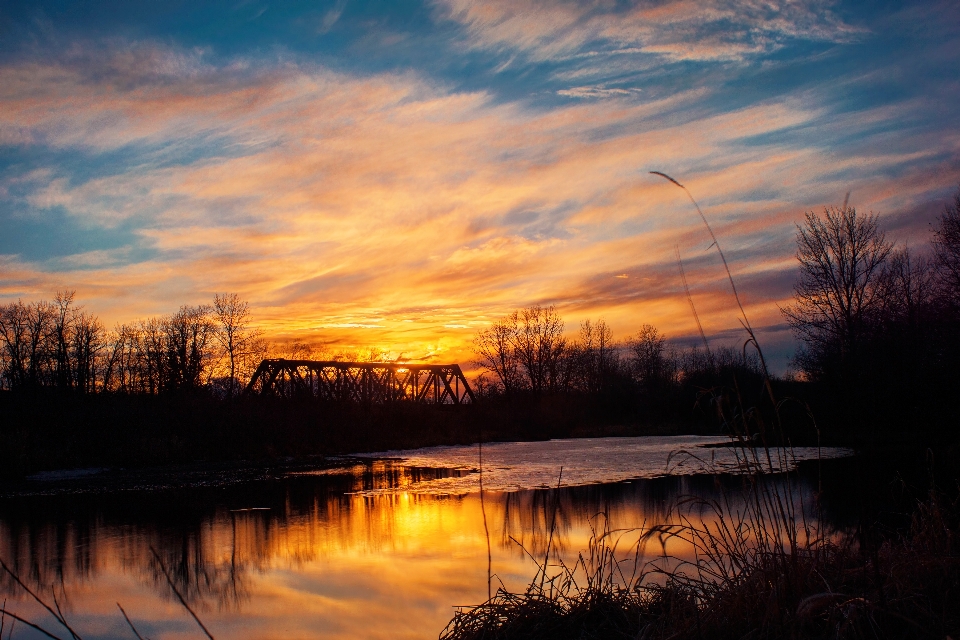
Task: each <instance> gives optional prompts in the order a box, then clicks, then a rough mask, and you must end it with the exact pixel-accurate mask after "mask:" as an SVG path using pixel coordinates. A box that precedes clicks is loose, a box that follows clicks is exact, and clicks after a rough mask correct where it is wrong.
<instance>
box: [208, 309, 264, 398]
mask: <svg viewBox="0 0 960 640" xmlns="http://www.w3.org/2000/svg"><path fill="white" fill-rule="evenodd" d="M213 313H214V317H215V318H216V332H215V333H214V335H215V336H216V338H217V340H218V341H219V342H220V346H221V347H222V348H223V350H224V353H225V354H226V356H227V359H228V360H229V363H230V375H229V379H228V388H227V394H228V395H229V396H230V397H233V396H234V395H236V393H237V390H238V383H237V362H238V360H240V359H241V358H242V356H243V354H244V352H245V351H246V350H247V348H248V347H249V343H250V342H251V341H252V340H254V339H256V338H258V337H259V335H260V334H259V332H257V331H253V330H251V329H250V308H249V305H248V304H247V302H246V301H244V300H241V299H240V296H239V295H237V294H236V293H224V294H219V293H218V294H217V295H216V296H214V298H213Z"/></svg>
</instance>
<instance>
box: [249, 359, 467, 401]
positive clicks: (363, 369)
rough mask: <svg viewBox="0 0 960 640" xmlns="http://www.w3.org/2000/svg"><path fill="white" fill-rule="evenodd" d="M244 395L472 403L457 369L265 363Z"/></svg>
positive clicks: (385, 364) (451, 366)
mask: <svg viewBox="0 0 960 640" xmlns="http://www.w3.org/2000/svg"><path fill="white" fill-rule="evenodd" d="M244 394H248V395H249V394H254V395H263V396H267V395H272V396H277V397H281V398H293V397H314V398H318V399H320V400H326V401H332V402H354V403H362V404H383V403H387V402H417V403H422V404H452V405H459V404H472V403H473V402H474V401H475V400H474V396H473V391H472V390H471V389H470V385H468V384H467V379H466V378H464V377H463V372H462V371H461V370H460V365H457V364H397V363H393V362H338V361H316V360H284V359H282V358H279V359H268V360H264V361H263V362H261V363H260V366H259V367H257V370H256V372H254V374H253V377H252V378H250V383H249V384H248V385H247V388H246V389H245V390H244Z"/></svg>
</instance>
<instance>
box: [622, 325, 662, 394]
mask: <svg viewBox="0 0 960 640" xmlns="http://www.w3.org/2000/svg"><path fill="white" fill-rule="evenodd" d="M629 344H630V351H631V352H632V354H631V355H632V358H633V369H634V372H635V375H636V377H637V380H638V381H639V382H640V384H642V385H644V386H649V385H651V384H654V383H655V382H656V381H658V380H661V379H662V378H663V375H664V373H665V372H666V368H667V367H666V353H665V351H666V339H665V338H664V337H663V334H661V333H660V331H659V330H658V329H657V328H656V327H655V326H653V325H652V324H645V325H643V326H642V327H640V331H638V332H637V335H636V336H635V337H634V338H632V339H631V340H630V343H629Z"/></svg>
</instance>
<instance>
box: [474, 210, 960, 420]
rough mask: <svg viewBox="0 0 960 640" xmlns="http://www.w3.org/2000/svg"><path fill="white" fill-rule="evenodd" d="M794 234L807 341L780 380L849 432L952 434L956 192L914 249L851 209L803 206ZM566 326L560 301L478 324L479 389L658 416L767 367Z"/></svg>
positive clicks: (601, 329) (959, 288)
mask: <svg viewBox="0 0 960 640" xmlns="http://www.w3.org/2000/svg"><path fill="white" fill-rule="evenodd" d="M796 242H797V251H796V258H797V262H798V270H797V277H796V282H795V286H794V290H793V299H792V301H791V302H790V303H789V304H787V305H785V306H784V307H782V308H781V309H780V311H781V313H782V315H783V317H784V318H785V320H786V321H787V323H788V324H789V325H790V327H791V329H792V331H793V333H794V336H795V337H796V339H797V342H798V345H799V346H798V349H797V352H796V354H795V356H794V358H793V360H792V363H791V364H792V369H793V372H792V373H791V374H790V375H789V376H787V378H786V379H780V380H773V381H772V382H774V383H775V384H778V385H779V386H780V387H781V388H782V389H783V388H785V387H789V389H787V390H788V391H789V393H791V394H793V395H797V396H799V397H800V399H801V401H802V402H801V404H804V405H806V406H808V407H812V410H815V411H814V412H815V413H816V414H818V419H819V420H821V422H826V423H829V422H832V423H834V424H836V425H838V426H839V427H841V428H843V429H846V430H847V431H848V432H850V433H855V432H858V430H859V432H860V433H861V435H862V432H863V430H864V429H866V430H869V431H872V432H879V431H884V430H887V431H890V430H893V431H900V432H915V433H924V434H936V435H945V436H947V437H955V435H956V434H955V433H954V431H955V429H953V428H952V427H951V425H952V424H953V422H955V420H953V418H952V416H953V415H954V414H955V412H956V410H957V409H958V407H957V402H956V401H955V400H954V397H955V396H956V394H955V388H956V385H957V383H960V366H958V363H960V192H958V193H957V194H956V196H955V197H954V199H953V201H952V202H951V203H950V204H949V205H947V206H946V207H945V208H944V210H943V211H942V212H941V214H940V216H939V217H938V218H937V220H936V223H935V225H934V226H933V228H932V230H931V236H930V239H929V242H928V243H927V244H926V245H925V246H921V247H920V248H918V249H914V248H910V247H907V246H905V245H904V246H900V245H898V244H897V243H896V242H895V241H893V240H891V239H890V238H888V237H887V234H886V233H885V232H884V230H883V227H882V225H881V220H880V217H879V216H878V215H875V214H872V213H869V214H863V213H860V212H858V211H857V210H856V208H855V207H851V206H847V205H846V204H844V205H843V206H842V207H826V208H825V209H824V210H823V211H822V212H821V213H819V214H818V213H815V212H807V213H806V214H805V215H804V219H803V221H802V222H801V223H800V224H799V225H797V233H796ZM564 329H565V324H564V321H563V319H562V318H561V317H560V315H559V314H558V313H557V310H556V309H555V308H554V307H552V306H549V307H541V306H532V307H528V308H525V309H520V310H517V311H515V312H513V313H511V314H509V315H507V316H505V317H503V318H501V319H499V320H497V321H496V322H494V323H493V324H492V325H491V326H490V327H489V328H486V329H483V330H481V331H479V332H478V333H477V334H476V336H475V339H474V352H475V364H476V365H477V366H478V367H480V368H481V369H482V370H483V371H484V374H483V375H482V376H481V377H480V379H479V380H478V385H477V386H478V391H479V392H480V393H481V395H486V396H502V397H509V396H516V395H518V394H520V395H527V396H529V395H531V394H532V395H544V394H553V395H557V394H560V395H578V394H579V395H593V396H598V395H606V397H607V399H608V400H610V399H611V398H614V397H615V398H616V401H617V402H620V403H622V404H624V405H630V404H632V405H633V407H634V409H636V410H639V411H640V412H646V413H649V411H650V410H651V409H653V408H654V407H657V406H659V407H661V408H662V407H664V406H665V405H669V404H671V403H672V404H673V405H674V406H675V408H679V409H681V410H682V409H683V406H687V407H688V408H689V407H690V406H693V405H695V404H697V403H698V402H699V403H701V404H702V402H701V401H702V400H703V399H704V397H705V396H709V397H710V398H711V400H710V401H711V402H717V398H718V397H721V396H722V394H720V395H719V396H718V394H717V393H716V392H717V390H718V389H720V388H721V387H724V386H726V387H729V386H730V385H734V386H737V390H736V393H737V394H742V393H743V391H744V388H745V387H744V385H743V384H742V383H743V382H744V381H747V380H750V379H753V380H762V379H763V377H764V376H765V375H766V374H765V372H764V370H763V365H762V362H761V360H760V357H759V354H758V353H756V352H751V351H748V350H741V349H731V348H728V347H720V348H715V347H711V346H710V345H709V344H705V345H704V347H702V348H701V347H699V346H696V347H690V348H680V347H677V346H671V345H670V344H669V343H667V341H666V338H665V336H664V335H663V334H662V333H661V332H660V331H659V330H658V329H657V328H656V327H654V326H652V325H643V327H642V328H641V329H640V331H639V332H638V333H637V334H635V335H634V336H631V337H629V338H627V339H626V340H622V341H615V340H614V339H613V333H612V330H611V328H610V327H609V325H607V323H606V322H604V321H603V320H602V319H601V320H598V321H595V322H591V321H589V320H588V321H585V322H583V323H582V324H581V325H580V331H579V333H578V334H577V335H576V337H568V336H567V334H566V333H565V331H564ZM802 383H805V384H802ZM738 385H739V386H738ZM797 385H800V386H802V387H804V388H802V389H799V388H798V387H797ZM757 397H759V396H757ZM742 401H743V398H742V397H740V398H738V402H742ZM678 403H679V405H683V406H677V405H678Z"/></svg>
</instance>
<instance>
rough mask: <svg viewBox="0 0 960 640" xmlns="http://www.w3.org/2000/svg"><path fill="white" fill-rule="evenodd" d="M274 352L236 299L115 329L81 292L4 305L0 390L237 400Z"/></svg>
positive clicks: (218, 299)
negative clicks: (81, 300)
mask: <svg viewBox="0 0 960 640" xmlns="http://www.w3.org/2000/svg"><path fill="white" fill-rule="evenodd" d="M268 350H269V344H268V343H267V342H266V340H264V339H263V337H262V335H261V334H260V332H259V331H258V330H257V329H255V328H254V327H252V325H251V318H250V309H249V305H248V303H247V302H245V301H243V300H241V299H240V296H239V295H237V294H235V293H225V294H217V295H216V296H215V297H214V300H213V304H210V305H197V306H189V305H184V306H181V307H180V309H179V310H178V311H177V312H176V313H173V314H171V315H169V316H163V317H154V318H147V319H142V320H137V321H135V322H131V323H127V324H118V325H117V326H116V327H115V328H114V329H113V330H107V329H106V328H105V327H104V325H103V323H102V322H100V320H99V319H98V318H97V317H96V316H94V315H92V314H90V313H88V312H87V311H86V310H84V308H83V307H82V306H80V305H78V304H76V302H75V294H74V292H59V293H57V295H56V297H55V298H54V300H53V302H48V301H43V300H41V301H39V302H27V303H25V302H23V301H22V300H18V301H17V302H13V303H10V304H6V305H2V306H0V389H7V390H17V391H26V390H36V389H41V388H56V389H60V390H69V391H73V392H77V393H80V394H94V393H103V392H118V393H131V394H160V393H164V392H172V391H182V390H190V389H199V388H202V387H207V388H210V389H213V390H214V391H216V392H217V393H218V394H220V395H225V396H232V395H236V394H237V393H238V392H239V390H240V389H241V388H242V384H243V381H244V380H245V379H248V378H249V376H250V374H251V373H252V371H253V369H254V368H255V367H256V366H257V365H258V364H259V362H260V360H261V359H262V358H263V357H264V356H265V355H266V353H267V351H268Z"/></svg>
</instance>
